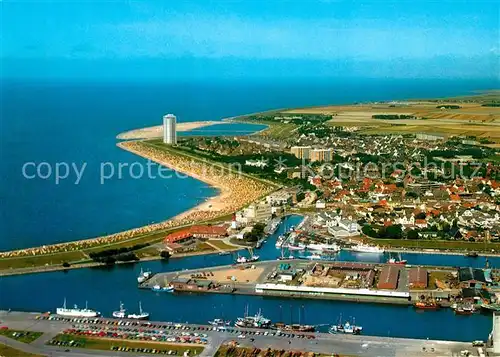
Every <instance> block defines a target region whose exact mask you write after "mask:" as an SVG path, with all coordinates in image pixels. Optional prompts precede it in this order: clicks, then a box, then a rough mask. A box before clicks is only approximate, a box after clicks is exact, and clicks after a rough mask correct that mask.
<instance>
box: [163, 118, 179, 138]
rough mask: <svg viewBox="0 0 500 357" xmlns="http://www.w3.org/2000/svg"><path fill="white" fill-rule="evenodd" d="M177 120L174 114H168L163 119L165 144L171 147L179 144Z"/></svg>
mask: <svg viewBox="0 0 500 357" xmlns="http://www.w3.org/2000/svg"><path fill="white" fill-rule="evenodd" d="M176 122H177V118H176V117H175V115H173V114H167V115H165V116H164V117H163V143H164V144H169V145H176V144H177V130H176Z"/></svg>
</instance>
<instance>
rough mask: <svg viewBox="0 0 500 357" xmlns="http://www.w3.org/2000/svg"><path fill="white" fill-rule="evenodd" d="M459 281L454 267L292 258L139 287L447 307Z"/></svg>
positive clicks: (158, 279) (187, 273) (184, 274)
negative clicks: (427, 302)
mask: <svg viewBox="0 0 500 357" xmlns="http://www.w3.org/2000/svg"><path fill="white" fill-rule="evenodd" d="M457 279H458V273H457V268H456V267H442V266H440V267H435V266H414V265H409V266H403V265H394V264H381V263H358V262H342V261H332V262H330V261H308V260H297V259H289V260H275V261H263V262H254V263H249V264H239V265H225V266H217V267H209V268H201V269H192V270H182V271H175V272H168V273H157V274H155V275H154V276H153V277H152V278H151V279H149V280H148V281H146V282H144V283H142V284H140V286H139V287H140V288H141V289H152V288H153V286H155V285H160V286H167V285H170V286H171V287H173V290H174V292H191V293H220V294H243V295H257V296H278V297H290V298H307V299H331V300H342V301H355V302H369V303H387V304H399V305H413V304H414V303H415V301H417V300H418V299H420V298H422V296H425V297H429V296H430V297H434V298H437V299H438V301H439V302H440V305H441V307H449V306H450V305H451V304H450V297H452V296H456V295H458V294H459V293H460V291H461V290H460V286H459V283H458V280H457Z"/></svg>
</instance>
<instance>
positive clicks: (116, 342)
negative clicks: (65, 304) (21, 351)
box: [47, 334, 204, 356]
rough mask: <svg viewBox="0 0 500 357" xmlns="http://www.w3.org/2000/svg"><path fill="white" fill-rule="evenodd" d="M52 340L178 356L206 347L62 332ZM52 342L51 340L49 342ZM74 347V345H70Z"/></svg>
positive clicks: (84, 345) (109, 348) (93, 346)
mask: <svg viewBox="0 0 500 357" xmlns="http://www.w3.org/2000/svg"><path fill="white" fill-rule="evenodd" d="M51 341H64V342H70V341H74V342H75V343H77V344H78V348H86V349H92V350H104V351H109V350H111V348H112V347H129V348H150V349H156V350H167V351H170V350H171V351H176V352H177V356H182V355H183V354H184V352H186V351H188V350H189V351H190V352H189V355H190V356H193V355H199V354H200V353H201V352H202V351H203V349H204V347H202V346H200V345H193V344H175V343H174V344H170V343H162V342H154V341H151V342H146V341H140V342H139V341H131V340H121V339H105V338H94V337H86V336H85V337H83V336H78V335H66V334H60V335H57V336H55V337H54V338H53V339H52V340H51ZM47 344H50V341H49V343H47ZM69 348H73V347H69Z"/></svg>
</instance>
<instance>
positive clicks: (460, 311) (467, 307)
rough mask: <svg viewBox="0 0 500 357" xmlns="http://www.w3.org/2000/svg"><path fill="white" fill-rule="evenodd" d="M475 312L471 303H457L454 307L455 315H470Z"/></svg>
mask: <svg viewBox="0 0 500 357" xmlns="http://www.w3.org/2000/svg"><path fill="white" fill-rule="evenodd" d="M475 312H476V308H475V307H474V305H472V304H462V305H458V306H457V308H456V309H455V314H457V315H472V314H473V313H475Z"/></svg>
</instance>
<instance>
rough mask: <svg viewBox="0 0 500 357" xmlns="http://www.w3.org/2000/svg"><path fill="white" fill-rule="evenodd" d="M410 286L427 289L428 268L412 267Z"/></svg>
mask: <svg viewBox="0 0 500 357" xmlns="http://www.w3.org/2000/svg"><path fill="white" fill-rule="evenodd" d="M409 283H410V288H414V289H425V288H426V287H427V285H428V280H427V269H424V268H421V267H415V268H411V269H410V272H409Z"/></svg>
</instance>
